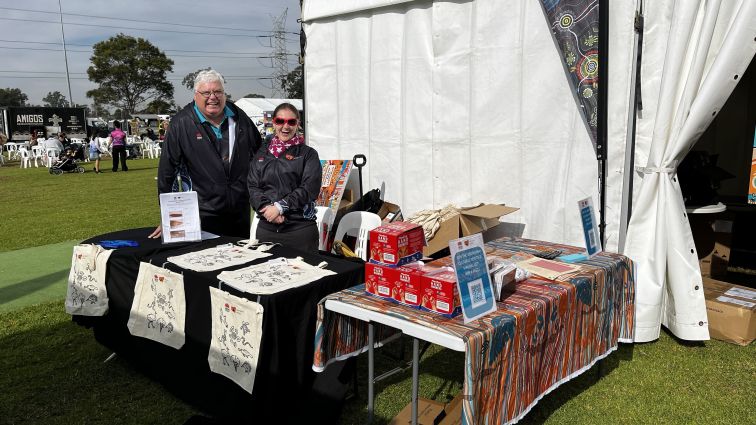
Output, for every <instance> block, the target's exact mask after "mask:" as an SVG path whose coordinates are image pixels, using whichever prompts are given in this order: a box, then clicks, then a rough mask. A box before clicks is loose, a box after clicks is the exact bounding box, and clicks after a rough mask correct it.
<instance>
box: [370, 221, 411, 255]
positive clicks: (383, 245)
mask: <svg viewBox="0 0 756 425" xmlns="http://www.w3.org/2000/svg"><path fill="white" fill-rule="evenodd" d="M424 244H425V235H424V234H423V228H422V227H420V226H419V225H417V224H415V223H409V222H406V221H398V222H394V223H388V224H384V225H383V226H380V227H377V228H375V229H373V230H371V231H370V262H371V263H379V264H385V265H388V266H401V265H403V264H407V263H411V262H414V261H417V260H419V259H421V258H422V257H423V245H424Z"/></svg>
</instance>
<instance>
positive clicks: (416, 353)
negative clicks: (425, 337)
mask: <svg viewBox="0 0 756 425" xmlns="http://www.w3.org/2000/svg"><path fill="white" fill-rule="evenodd" d="M419 363H420V340H419V339H417V338H412V425H417V393H418V387H419V386H420V383H419V377H418V369H419V368H420V365H419Z"/></svg>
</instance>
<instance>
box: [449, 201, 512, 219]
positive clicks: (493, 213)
mask: <svg viewBox="0 0 756 425" xmlns="http://www.w3.org/2000/svg"><path fill="white" fill-rule="evenodd" d="M517 210H519V208H515V207H507V206H505V205H498V204H484V205H480V206H477V207H471V208H465V209H462V211H460V213H461V214H462V215H466V216H470V217H477V218H482V219H489V218H499V217H501V216H505V215H507V214H511V213H513V212H515V211H517Z"/></svg>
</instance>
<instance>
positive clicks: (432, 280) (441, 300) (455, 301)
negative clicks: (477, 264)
mask: <svg viewBox="0 0 756 425" xmlns="http://www.w3.org/2000/svg"><path fill="white" fill-rule="evenodd" d="M422 291H423V298H422V303H421V304H420V308H422V309H423V310H427V311H431V312H433V313H439V314H442V315H444V316H446V317H454V316H456V315H458V314H459V313H461V312H462V307H461V305H460V303H459V293H458V291H457V277H456V275H455V274H454V272H451V271H444V272H440V273H430V274H426V275H424V276H423V283H422Z"/></svg>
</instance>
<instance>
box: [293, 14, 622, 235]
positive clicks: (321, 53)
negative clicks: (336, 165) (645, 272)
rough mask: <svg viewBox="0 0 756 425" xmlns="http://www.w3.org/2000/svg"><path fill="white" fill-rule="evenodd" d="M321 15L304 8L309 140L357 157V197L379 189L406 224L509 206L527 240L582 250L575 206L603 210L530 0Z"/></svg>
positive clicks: (592, 165) (583, 134)
mask: <svg viewBox="0 0 756 425" xmlns="http://www.w3.org/2000/svg"><path fill="white" fill-rule="evenodd" d="M321 3H324V2H314V1H307V2H305V5H304V8H303V19H304V21H305V26H304V28H305V33H306V36H307V48H306V60H305V89H306V93H307V96H306V110H307V118H306V119H307V123H306V126H307V127H306V128H307V138H308V143H309V144H310V145H311V146H313V147H315V148H316V149H317V150H318V152H319V153H320V157H321V158H351V157H352V156H353V155H355V154H358V153H364V154H366V155H367V157H368V165H367V167H366V168H365V173H364V175H365V177H366V187H368V188H373V187H380V186H381V184H382V183H385V187H386V192H385V199H387V200H390V201H392V202H395V203H398V204H400V205H401V206H402V208H403V210H404V211H405V212H406V213H409V214H411V213H413V212H416V211H418V210H421V209H426V208H441V207H443V206H445V205H446V204H448V203H455V204H457V205H460V206H466V205H471V204H474V203H478V202H497V203H506V204H508V205H513V206H518V207H521V208H522V209H521V211H520V212H519V213H517V215H514V216H508V217H507V220H508V221H511V220H518V221H521V222H522V223H525V228H524V236H526V237H534V238H539V239H544V240H550V241H555V242H566V243H572V244H578V245H579V244H582V243H583V240H582V232H581V227H580V221H579V215H578V210H577V201H578V200H579V199H582V198H585V197H589V196H593V197H594V200H597V199H598V197H597V196H598V195H597V194H598V183H597V162H596V159H595V155H594V152H593V147H592V144H591V140H590V137H589V135H588V132H587V131H586V128H585V125H584V123H583V122H582V118H581V116H580V114H579V111H578V110H577V108H576V106H575V100H574V97H573V94H572V91H571V89H570V87H569V84H568V83H567V80H566V77H565V74H564V69H563V66H562V64H561V60H560V57H559V54H558V51H557V48H556V46H555V43H554V40H553V38H552V35H551V32H550V29H549V25H548V22H547V21H546V19H545V17H544V13H543V10H542V7H541V4H540V2H539V1H538V0H529V1H518V2H501V1H496V0H474V1H457V2H433V1H412V2H406V3H401V4H393V5H391V4H389V5H384V6H383V7H381V8H379V9H370V10H362V11H358V12H353V11H352V10H353V9H354V8H350V7H344V9H343V13H341V14H340V13H339V12H338V11H336V10H334V9H333V8H332V6H333V5H331V6H329V7H328V9H327V10H318V6H320V5H321ZM339 3H350V2H345V1H342V2H339ZM351 3H352V4H355V3H359V2H351ZM387 3H391V2H387ZM323 7H324V8H325V7H326V6H323ZM629 10H631V13H630V18H629V19H627V18H626V19H625V22H624V23H623V24H622V25H620V27H621V28H622V31H625V32H629V33H630V34H632V29H631V28H632V8H629ZM326 12H327V13H326ZM323 15H328V17H325V18H318V16H323ZM628 28H630V29H628ZM624 42H625V43H627V41H626V40H625V41H624ZM613 43H614V41H613ZM622 67H623V65H620V66H619V67H618V69H621V68H622ZM626 74H629V73H628V72H626V71H625V72H624V74H623V75H626ZM624 78H625V81H624V82H623V83H620V84H621V85H623V89H625V88H626V87H629V83H628V82H627V77H624ZM626 98H627V95H626V94H625V95H624V96H622V105H623V108H626V107H627V105H626V103H627V102H626ZM620 122H621V124H620V126H621V127H622V130H617V131H615V132H613V133H616V134H621V135H622V140H621V142H620V143H621V144H622V145H623V146H624V128H625V127H624V125H625V119H624V117H623V120H620ZM621 151H622V152H624V149H622V150H621ZM610 164H612V162H610ZM618 164H620V165H621V160H620V161H614V163H613V165H611V166H614V167H616V166H617V165H618ZM614 172H615V173H616V172H617V170H614ZM619 172H621V170H620V171H619ZM610 179H611V180H617V179H616V178H614V176H611V177H610ZM619 182H620V186H619V192H618V191H617V190H614V191H613V192H612V193H613V194H614V195H613V196H614V198H615V199H614V200H613V201H610V202H615V203H617V202H619V197H620V195H621V178H619ZM609 209H610V208H607V210H609ZM611 210H612V212H611V214H614V215H616V216H617V217H618V216H619V207H618V204H617V206H612V207H611ZM615 224H616V223H615ZM617 229H618V227H617V226H616V225H614V226H613V230H612V231H611V232H613V233H611V232H610V233H609V234H610V235H612V236H611V238H612V239H613V240H614V243H615V246H616V232H617Z"/></svg>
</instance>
